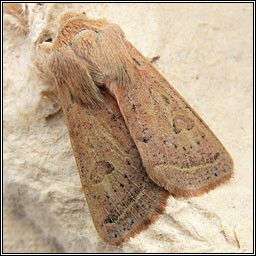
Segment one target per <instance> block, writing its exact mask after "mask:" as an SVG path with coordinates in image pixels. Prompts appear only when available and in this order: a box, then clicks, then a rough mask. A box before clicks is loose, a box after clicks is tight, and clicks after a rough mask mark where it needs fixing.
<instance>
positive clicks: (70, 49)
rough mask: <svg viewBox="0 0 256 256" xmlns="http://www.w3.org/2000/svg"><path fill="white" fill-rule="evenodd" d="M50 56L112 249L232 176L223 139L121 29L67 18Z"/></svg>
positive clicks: (95, 214) (94, 211)
mask: <svg viewBox="0 0 256 256" xmlns="http://www.w3.org/2000/svg"><path fill="white" fill-rule="evenodd" d="M44 49H45V51H46V52H47V53H49V68H50V70H51V73H52V74H53V76H54V77H55V80H56V84H57V89H58V94H59V98H60V102H61V105H62V109H63V113H64V117H65V120H66V124H67V127H68V131H69V136H70V140H71V144H72V148H73V151H74V155H75V159H76V163H77V167H78V170H79V174H80V178H81V182H82V186H83V190H84V193H85V197H86V200H87V203H88V206H89V209H90V213H91V217H92V220H93V222H94V225H95V227H96V229H97V231H98V233H99V235H100V237H101V238H102V239H103V240H104V241H105V242H107V243H109V244H112V245H118V244H120V243H122V242H124V241H127V240H128V239H129V238H130V237H133V236H134V235H136V234H137V233H139V232H140V231H141V230H143V229H144V228H145V227H147V226H148V225H149V224H150V223H151V222H152V221H154V220H155V219H156V218H157V216H158V215H159V214H160V213H162V212H163V211H164V209H165V205H166V201H167V198H168V196H169V193H171V194H173V195H175V196H183V197H190V196H198V195H201V194H203V193H205V192H208V191H209V190H210V189H213V188H215V187H216V186H217V185H219V184H220V183H223V182H225V181H227V180H228V179H229V178H230V177H231V176H232V174H233V162H232V159H231V157H230V155H229V154H228V152H227V151H226V149H225V148H224V146H223V145H222V144H221V142H220V141H219V140H218V139H217V138H216V136H215V135H214V134H213V132H212V131H211V130H210V129H209V128H208V126H207V125H206V124H205V123H204V122H203V120H202V119H201V118H200V117H199V116H198V114H197V113H196V112H195V111H194V110H193V109H192V108H191V107H190V106H189V105H188V104H187V103H186V101H185V100H184V99H183V98H182V97H181V96H180V95H179V94H178V92H177V91H176V90H175V89H174V88H173V87H172V86H171V85H170V84H169V83H168V82H167V81H166V80H165V79H164V78H163V77H162V75H161V74H160V73H159V72H158V71H157V70H156V69H155V68H154V67H153V66H152V65H151V63H150V61H149V60H148V59H147V58H145V57H144V56H142V54H141V53H140V52H138V50H137V49H136V48H135V47H134V46H133V45H132V44H131V43H130V42H128V41H127V40H126V38H125V35H124V33H123V31H122V30H121V29H120V27H119V26H117V25H115V24H111V23H108V22H107V21H105V20H91V19H87V18H86V16H85V15H84V14H76V13H73V12H69V13H66V14H64V15H63V16H62V18H61V21H60V26H59V31H58V35H57V37H56V39H55V41H54V42H53V43H47V44H46V45H45V46H44Z"/></svg>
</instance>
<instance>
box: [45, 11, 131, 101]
mask: <svg viewBox="0 0 256 256" xmlns="http://www.w3.org/2000/svg"><path fill="white" fill-rule="evenodd" d="M74 15H75V14H73V13H72V14H70V15H67V14H65V16H63V17H62V19H61V25H60V30H59V34H58V37H57V38H56V40H55V42H54V44H53V50H52V52H51V60H50V68H51V70H52V73H53V74H54V76H55V77H56V80H57V84H58V85H59V86H68V88H69V90H70V93H71V95H72V97H73V99H75V100H76V101H77V102H80V103H82V104H84V105H85V106H95V105H97V104H99V103H100V102H101V94H100V90H99V87H102V86H106V87H109V86H113V84H115V85H116V86H129V85H131V84H132V82H133V79H134V68H135V66H134V62H133V60H132V58H131V56H130V54H129V51H128V49H127V46H126V39H125V36H124V33H123V32H122V30H121V29H120V27H119V26H117V25H114V24H109V23H108V22H107V21H105V20H89V19H87V18H86V17H85V15H77V16H74Z"/></svg>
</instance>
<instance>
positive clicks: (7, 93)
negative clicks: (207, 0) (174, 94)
mask: <svg viewBox="0 0 256 256" xmlns="http://www.w3.org/2000/svg"><path fill="white" fill-rule="evenodd" d="M21 8H23V11H24V12H23V14H21V15H19V16H15V14H10V13H9V14H5V16H4V69H3V71H4V84H3V89H4V91H3V95H4V103H3V104H4V172H3V175H4V252H42V253H43V252H166V253H174V252H176V253H177V252H205V253H209V252H226V253H228V252H236V253H238V252H252V249H253V241H252V238H253V237H252V235H253V219H252V218H253V213H252V194H253V187H252V186H253V166H252V160H253V159H252V148H253V144H252V143H253V141H252V128H253V127H252V107H253V102H252V71H253V70H252V50H253V46H252V21H253V6H252V4H248V3H246V4H192V3H190V4H172V3H168V4H135V3H130V4H107V3H98V4H97V3H96V4H85V3H84V4H40V5H39V4H26V5H24V4H23V5H21ZM68 9H69V10H78V11H85V12H86V14H87V16H88V17H90V18H106V19H108V20H109V21H111V22H113V23H117V24H118V25H120V26H121V28H122V29H123V31H124V32H125V34H126V37H127V38H128V40H129V41H130V42H131V43H133V44H134V45H135V46H136V47H137V48H138V49H139V50H140V51H141V52H142V53H143V54H144V55H145V56H146V57H149V58H150V57H154V56H156V55H159V56H160V59H159V60H158V61H157V62H156V63H155V64H154V65H155V66H156V68H157V69H158V70H159V71H160V72H161V73H162V74H163V75H164V76H165V77H166V78H167V80H168V81H170V83H171V84H172V85H173V86H174V87H175V88H176V89H177V90H178V91H179V92H180V93H181V94H182V95H183V97H184V98H185V99H186V100H187V101H188V102H189V103H190V104H191V106H192V107H193V108H194V109H195V110H196V111H197V112H198V114H199V115H200V116H201V117H202V118H203V119H204V120H205V122H206V123H207V124H208V125H209V126H210V128H211V129H212V130H213V131H214V133H215V134H216V135H217V137H218V138H219V139H220V140H221V141H222V143H223V144H224V145H225V147H226V148H227V150H228V151H229V152H230V154H231V156H232V157H233V160H234V164H235V170H234V171H235V175H234V178H233V179H232V180H231V181H230V182H228V183H226V184H223V185H222V186H220V187H218V188H216V189H215V190H213V191H211V192H209V193H208V194H206V195H203V196H201V197H196V198H191V199H182V198H180V199H176V198H174V197H171V196H170V198H169V200H168V206H167V208H166V211H165V212H164V214H162V215H161V216H160V217H159V219H158V220H157V221H156V223H155V224H153V225H151V226H150V227H149V228H148V229H147V230H145V231H143V232H142V233H141V234H140V235H138V236H137V237H135V238H134V239H131V240H130V242H129V243H126V244H124V245H123V246H121V247H113V246H108V245H106V244H104V243H103V242H102V241H101V240H100V239H99V237H98V235H97V232H96V230H95V228H94V226H93V224H92V221H91V218H90V215H89V212H88V207H87V204H86V202H85V199H84V195H83V191H82V187H81V185H80V180H79V176H78V171H77V169H76V165H75V160H74V157H73V153H72V150H71V146H70V142H69V138H68V134H67V129H66V127H65V124H64V120H63V116H62V114H61V113H60V114H58V115H56V116H55V117H54V118H52V119H50V120H48V121H47V120H45V118H44V117H45V116H46V115H48V114H49V113H51V112H52V111H53V109H54V104H53V102H52V101H50V100H49V99H48V98H46V97H42V95H41V92H42V91H44V90H46V89H49V87H50V84H47V81H45V80H43V79H41V78H40V77H39V76H38V74H37V73H36V72H35V71H34V70H35V68H34V66H33V63H32V61H31V57H32V56H33V49H34V46H35V42H36V40H37V39H38V38H39V36H40V35H42V33H44V31H49V33H50V35H51V36H53V37H54V36H55V35H56V27H57V24H58V23H57V20H58V19H59V17H60V15H61V13H63V12H65V11H66V10H68Z"/></svg>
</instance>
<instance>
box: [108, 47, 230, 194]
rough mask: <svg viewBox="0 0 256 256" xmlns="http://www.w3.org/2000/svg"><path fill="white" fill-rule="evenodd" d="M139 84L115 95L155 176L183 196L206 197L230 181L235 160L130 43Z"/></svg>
mask: <svg viewBox="0 0 256 256" xmlns="http://www.w3.org/2000/svg"><path fill="white" fill-rule="evenodd" d="M126 47H127V49H128V51H129V54H130V56H131V57H132V59H134V60H136V61H135V63H136V65H137V67H136V71H137V72H136V77H135V79H134V84H133V86H131V87H129V88H126V87H122V86H118V85H117V86H115V87H114V90H113V91H114V95H115V97H116V99H117V102H118V106H119V108H120V110H121V113H122V115H123V117H124V119H125V122H126V124H127V127H128V129H129V130H130V132H131V136H132V138H133V140H134V142H135V144H136V146H137V148H138V150H139V153H140V156H141V158H142V161H143V164H144V166H145V167H146V170H147V172H148V174H149V176H150V177H151V178H152V180H153V181H155V182H156V183H157V184H158V185H159V186H161V187H164V188H165V189H166V190H168V191H169V192H171V193H173V194H175V195H177V196H185V197H187V196H195V195H200V194H203V193H205V192H207V191H209V190H210V189H212V188H214V187H216V186H217V185H219V184H220V183H222V182H224V181H226V180H228V179H229V178H230V177H231V176H232V174H233V161H232V159H231V157H230V155H229V154H228V152H227V151H226V149H225V148H224V146H223V145H222V144H221V142H220V141H219V140H218V139H217V137H216V136H215V135H214V133H213V132H212V131H211V130H210V129H209V127H208V126H207V125H206V124H205V123H204V122H203V120H202V119H201V118H200V117H199V116H198V114H197V113H196V112H195V111H194V110H193V109H192V108H191V107H190V106H189V105H188V103H187V102H186V101H185V100H184V99H183V98H182V97H181V95H180V94H179V93H178V92H177V91H176V90H175V89H174V88H173V87H172V86H171V85H170V84H169V83H168V82H167V81H166V80H165V79H164V78H163V76H162V75H161V74H160V73H159V72H158V71H157V70H155V68H154V67H153V66H152V65H151V63H150V62H149V61H148V60H147V59H146V58H145V57H143V56H142V55H141V54H140V53H139V52H138V51H137V50H136V49H135V48H134V47H133V46H132V45H131V44H130V43H129V42H127V43H126Z"/></svg>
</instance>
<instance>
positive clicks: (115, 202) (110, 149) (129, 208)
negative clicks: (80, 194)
mask: <svg viewBox="0 0 256 256" xmlns="http://www.w3.org/2000/svg"><path fill="white" fill-rule="evenodd" d="M55 54H57V55H58V56H59V55H61V56H62V58H61V59H62V61H61V62H60V61H58V66H54V67H53V65H55V64H54V63H55V61H54V59H55V58H56V56H55ZM58 59H59V57H58ZM50 62H51V67H52V69H54V72H55V74H58V75H57V76H56V82H57V88H58V93H59V98H60V102H61V105H62V109H63V113H64V117H65V122H66V125H67V127H68V131H69V136H70V141H71V144H72V148H73V152H74V155H75V159H76V163H77V167H78V170H79V174H80V178H81V183H82V186H83V190H84V193H85V197H86V201H87V203H88V206H89V209H90V213H91V217H92V220H93V223H94V225H95V227H96V229H97V231H98V233H99V235H100V237H101V238H102V239H103V240H104V241H105V242H107V243H109V244H112V245H119V244H120V243H121V242H124V241H127V240H128V239H129V238H130V237H133V236H135V235H136V234H137V233H139V232H140V231H141V230H142V229H144V228H146V227H147V226H148V225H149V224H150V223H151V222H153V221H154V220H155V219H156V218H157V216H158V215H159V214H160V213H161V212H163V210H164V209H165V205H166V201H167V198H168V196H169V193H168V192H167V191H166V190H164V189H163V188H161V187H159V186H157V185H156V184H155V183H154V182H153V181H152V180H151V179H150V178H149V176H148V174H147V172H146V171H145V169H144V167H143V164H142V161H141V158H140V155H139V153H138V150H137V148H136V146H135V144H134V142H133V140H132V138H131V137H130V134H129V131H128V130H127V127H126V125H125V123H124V120H123V117H122V115H121V113H120V110H119V108H118V106H117V103H116V101H115V99H114V98H113V97H112V96H110V94H109V93H108V92H102V93H101V98H102V100H103V102H104V104H103V103H102V102H101V105H100V106H98V107H95V106H94V107H91V106H88V104H82V103H81V101H80V100H79V99H78V98H76V95H74V94H72V91H71V90H70V87H72V86H74V87H75V86H76V84H67V82H69V83H72V82H74V81H76V78H74V79H73V78H70V79H69V80H67V79H65V77H67V72H68V73H69V75H70V76H73V75H75V73H72V72H70V71H71V70H72V71H74V66H72V65H75V66H77V63H78V62H74V60H73V61H70V55H69V54H68V52H67V48H66V47H64V48H61V49H58V52H57V53H56V52H54V50H53V51H52V53H51V61H50ZM56 69H57V70H56ZM69 69H70V70H69ZM62 72H66V73H65V74H62Z"/></svg>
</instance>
